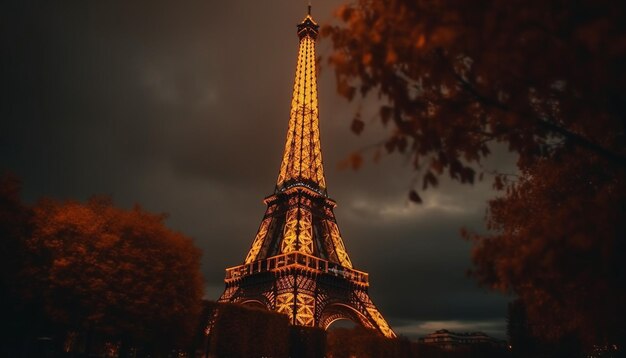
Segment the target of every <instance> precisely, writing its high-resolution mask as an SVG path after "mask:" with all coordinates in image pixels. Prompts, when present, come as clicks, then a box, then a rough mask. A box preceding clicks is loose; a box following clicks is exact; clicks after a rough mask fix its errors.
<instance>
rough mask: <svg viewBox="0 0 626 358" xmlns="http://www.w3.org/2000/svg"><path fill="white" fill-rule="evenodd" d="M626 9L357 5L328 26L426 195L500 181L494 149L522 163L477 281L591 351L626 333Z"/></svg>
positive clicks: (345, 86) (346, 91) (352, 77)
mask: <svg viewBox="0 0 626 358" xmlns="http://www.w3.org/2000/svg"><path fill="white" fill-rule="evenodd" d="M625 15H626V4H625V3H623V2H617V1H609V0H600V1H595V0H594V1H592V0H581V1H576V2H570V1H565V0H553V1H540V0H530V1H528V0H527V1H521V0H512V1H494V0H481V1H471V2H469V1H461V0H428V1H427V0H421V1H420V0H418V1H409V0H391V1H386V2H375V1H366V0H359V1H356V2H355V3H353V4H351V5H345V6H342V7H340V8H339V9H338V11H337V17H338V20H339V21H338V22H337V23H336V24H333V25H330V26H326V27H325V28H324V29H323V34H325V35H327V36H328V37H330V39H331V41H332V44H333V52H332V53H331V55H330V56H329V62H330V64H331V65H332V66H334V68H335V73H336V77H337V89H338V91H339V93H341V94H342V95H344V96H345V97H346V98H348V99H350V100H352V99H354V98H356V97H357V96H360V97H362V98H367V97H368V95H370V94H372V93H374V94H377V95H378V97H379V102H378V103H379V104H380V106H379V114H380V119H381V121H382V122H383V123H384V124H386V125H391V128H392V132H391V136H390V137H389V138H386V139H385V140H384V142H383V144H382V146H383V147H384V148H385V149H386V150H387V151H388V152H390V153H391V152H401V153H406V154H407V155H409V156H410V157H411V158H412V160H413V165H414V168H415V169H416V170H417V171H418V172H419V173H420V175H421V177H422V189H426V188H428V187H430V186H436V185H437V183H438V179H439V177H440V176H441V175H446V174H447V175H449V176H450V177H451V178H453V179H455V180H458V181H460V182H462V183H473V182H474V180H475V179H476V176H477V174H479V175H478V177H479V179H480V178H482V176H483V174H485V173H490V172H489V170H486V169H484V168H483V167H482V164H481V162H482V160H483V159H484V158H486V157H488V156H489V155H490V154H491V150H492V149H493V148H494V146H493V144H494V143H502V144H504V145H506V146H507V147H508V149H509V151H511V152H512V153H514V154H515V155H516V156H517V161H516V164H517V167H518V171H519V172H518V173H513V174H514V175H507V174H506V173H495V176H494V186H495V187H496V188H497V189H501V190H503V191H502V194H503V195H502V197H500V198H498V199H496V200H494V201H492V202H490V203H489V212H488V214H487V222H488V226H489V228H490V229H491V233H490V234H487V235H478V234H466V236H467V237H471V238H472V239H474V240H475V249H474V252H473V260H474V263H475V269H474V271H473V274H474V276H475V277H477V278H478V280H479V281H480V282H481V283H482V284H485V285H487V286H489V287H492V288H494V289H499V290H503V291H505V292H512V293H515V294H516V295H518V296H520V297H521V298H522V299H523V301H524V302H525V303H526V305H527V309H528V318H529V320H531V321H533V322H534V323H536V324H534V325H533V327H544V328H545V329H543V331H542V332H541V333H542V334H550V335H552V336H559V335H563V334H566V332H573V333H574V334H576V335H578V336H579V337H581V338H583V339H584V340H585V342H587V343H588V344H594V343H606V342H622V343H623V342H624V341H625V338H626V334H625V332H624V329H623V325H621V326H620V323H619V322H617V320H616V319H615V318H616V317H622V316H624V315H623V313H624V311H623V310H624V309H623V304H619V302H626V295H625V291H626V289H625V286H626V284H625V282H624V277H625V275H624V269H623V268H622V265H620V263H621V262H622V261H623V259H624V252H625V251H626V250H624V240H625V238H626V235H625V233H626V231H625V229H624V224H623V223H624V222H625V219H626V213H625V209H624V202H626V193H625V192H624V188H625V187H626V182H625V179H626V178H625V171H626V133H625V127H626V71H624V68H623V66H624V63H626V25H625V23H624V22H623V21H622V19H623V18H624V16H625ZM364 127H365V123H364V122H363V121H362V120H361V119H360V117H359V116H358V115H357V117H356V118H355V119H354V120H353V124H352V128H353V130H354V131H355V132H356V133H357V134H358V133H360V131H362V130H363V129H364ZM355 157H356V158H359V157H358V156H355ZM410 197H411V199H412V200H414V201H420V200H421V199H420V197H419V195H418V193H417V192H416V191H413V192H411V196H410ZM611 315H613V318H612V319H611ZM605 319H606V320H605ZM539 330H540V331H541V329H539Z"/></svg>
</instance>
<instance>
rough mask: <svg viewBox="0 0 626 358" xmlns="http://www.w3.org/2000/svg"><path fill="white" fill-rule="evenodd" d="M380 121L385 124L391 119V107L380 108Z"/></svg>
mask: <svg viewBox="0 0 626 358" xmlns="http://www.w3.org/2000/svg"><path fill="white" fill-rule="evenodd" d="M380 119H381V120H382V121H383V124H387V123H388V122H389V120H390V119H391V107H389V106H382V107H380Z"/></svg>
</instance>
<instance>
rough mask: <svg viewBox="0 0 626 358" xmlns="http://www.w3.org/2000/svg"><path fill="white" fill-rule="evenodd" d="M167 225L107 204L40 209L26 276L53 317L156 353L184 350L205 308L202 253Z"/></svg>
mask: <svg viewBox="0 0 626 358" xmlns="http://www.w3.org/2000/svg"><path fill="white" fill-rule="evenodd" d="M164 219H165V216H164V215H154V214H150V213H147V212H145V211H143V210H142V209H141V208H140V207H138V206H136V207H135V208H133V209H132V210H123V209H119V208H116V207H114V206H113V205H112V203H111V201H110V200H108V199H103V198H96V199H92V200H90V201H88V202H87V203H85V204H82V203H78V202H74V201H67V202H56V201H52V200H43V201H41V202H40V203H38V205H37V206H35V208H34V216H33V233H32V235H30V237H28V239H27V240H26V246H27V250H28V253H29V262H28V263H27V266H26V272H25V275H26V276H27V277H29V278H30V279H31V280H33V281H34V284H33V287H34V288H35V289H36V290H37V291H38V293H39V294H40V295H41V297H43V305H44V309H45V312H46V314H47V315H48V316H49V317H50V319H51V320H52V321H53V322H55V323H57V324H60V325H63V326H64V327H66V329H67V330H70V331H78V332H87V334H91V333H97V334H100V335H105V336H108V337H112V338H115V339H121V340H124V341H126V342H132V343H134V344H139V345H146V346H148V347H150V349H154V350H163V349H171V348H173V347H181V346H182V345H184V344H186V343H187V342H186V340H187V339H190V338H191V337H192V335H193V332H192V331H193V329H194V328H195V326H196V320H197V318H198V316H199V312H200V309H201V307H200V305H201V299H202V295H203V286H204V285H203V280H202V276H201V274H200V255H201V253H200V251H199V249H197V248H196V247H195V246H194V245H193V242H192V240H191V239H189V238H187V237H185V236H184V235H182V234H180V233H178V232H174V231H172V230H170V229H168V228H167V227H165V225H164Z"/></svg>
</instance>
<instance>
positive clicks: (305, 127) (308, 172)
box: [276, 4, 326, 195]
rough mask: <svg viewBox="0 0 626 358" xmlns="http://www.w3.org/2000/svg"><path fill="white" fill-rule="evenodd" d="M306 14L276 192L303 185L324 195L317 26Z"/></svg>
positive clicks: (299, 35) (302, 24)
mask: <svg viewBox="0 0 626 358" xmlns="http://www.w3.org/2000/svg"><path fill="white" fill-rule="evenodd" d="M310 12H311V11H310V4H309V14H308V15H307V16H306V17H305V18H304V19H303V20H302V22H301V23H300V24H298V32H297V33H298V37H299V38H300V45H299V50H298V63H297V66H296V74H295V81H294V86H293V96H292V100H291V111H290V114H289V128H288V130H287V141H286V143H285V151H284V154H283V160H282V163H281V166H280V172H279V174H278V180H277V182H276V192H280V191H284V190H285V189H287V188H290V187H293V186H297V185H303V186H306V187H309V188H310V189H312V190H314V191H316V192H318V193H320V194H323V195H326V180H325V179H324V168H323V166H322V151H321V148H320V130H319V109H318V102H317V76H316V66H315V39H316V38H317V34H318V31H319V26H318V25H317V23H316V22H315V20H313V18H312V17H311V14H310Z"/></svg>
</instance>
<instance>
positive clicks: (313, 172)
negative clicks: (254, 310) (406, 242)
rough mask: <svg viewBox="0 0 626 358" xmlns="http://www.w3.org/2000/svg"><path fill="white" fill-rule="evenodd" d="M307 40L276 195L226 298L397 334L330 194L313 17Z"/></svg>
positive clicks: (231, 271)
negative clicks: (373, 295) (356, 259)
mask: <svg viewBox="0 0 626 358" xmlns="http://www.w3.org/2000/svg"><path fill="white" fill-rule="evenodd" d="M297 28H298V37H299V38H300V45H299V50H298V63H297V67H296V76H295V84H294V89H293V99H292V101H291V113H290V118H289V129H288V131H287V142H286V144H285V152H284V155H283V159H282V164H281V166H280V173H279V175H278V181H277V183H276V188H275V191H274V194H272V195H270V196H268V197H266V198H265V200H264V203H265V204H266V205H267V210H266V211H265V215H264V216H263V220H262V221H261V225H260V227H259V230H258V232H257V234H256V237H255V238H254V241H253V242H252V247H251V248H250V251H249V252H248V255H247V256H246V258H245V260H244V263H243V264H242V265H240V266H235V267H231V268H228V269H226V278H225V279H224V282H225V284H226V289H225V290H224V293H223V294H222V296H221V297H220V299H219V302H237V303H242V304H248V305H256V306H260V307H263V308H266V309H268V310H272V311H276V312H279V313H283V314H285V315H287V316H288V317H289V320H290V322H291V324H293V325H298V326H307V327H321V328H323V329H327V328H328V326H330V325H331V324H332V323H333V322H335V321H336V320H340V319H348V320H351V321H353V322H355V323H357V324H360V325H362V326H364V327H366V328H369V329H372V330H375V331H377V332H379V333H380V334H382V335H383V336H385V337H390V338H392V337H395V336H396V335H395V333H394V332H393V330H392V329H391V328H390V327H389V325H388V324H387V322H386V321H385V319H384V318H383V316H382V315H381V313H380V312H379V311H378V309H377V308H376V306H375V305H374V303H373V302H372V300H371V299H370V296H369V294H368V286H369V281H368V274H367V273H365V272H363V271H358V270H356V269H354V267H353V266H352V262H351V261H350V258H349V257H348V253H347V251H346V248H345V246H344V244H343V240H342V238H341V234H340V232H339V228H338V227H337V221H336V220H335V215H334V213H333V208H334V207H335V205H336V204H335V202H334V201H333V200H332V199H330V198H329V197H328V194H327V190H326V181H325V179H324V169H323V167H322V151H321V147H320V132H319V123H318V120H319V113H318V103H317V79H316V67H315V40H316V39H317V35H318V29H319V26H318V24H317V23H316V22H315V20H313V18H312V17H311V7H310V5H309V12H308V15H307V16H306V17H305V18H304V20H302V22H301V23H300V24H299V25H298V26H297Z"/></svg>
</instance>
